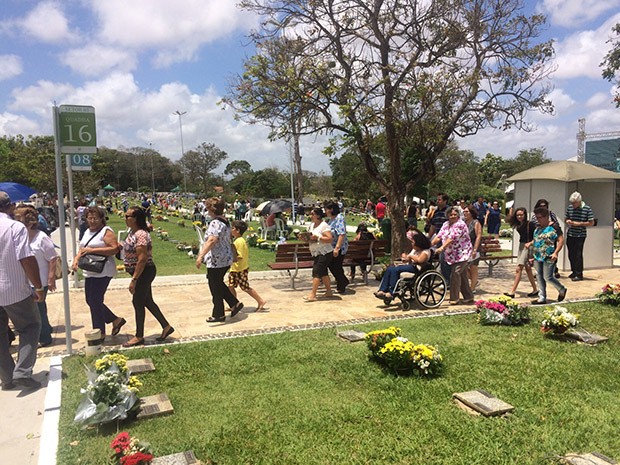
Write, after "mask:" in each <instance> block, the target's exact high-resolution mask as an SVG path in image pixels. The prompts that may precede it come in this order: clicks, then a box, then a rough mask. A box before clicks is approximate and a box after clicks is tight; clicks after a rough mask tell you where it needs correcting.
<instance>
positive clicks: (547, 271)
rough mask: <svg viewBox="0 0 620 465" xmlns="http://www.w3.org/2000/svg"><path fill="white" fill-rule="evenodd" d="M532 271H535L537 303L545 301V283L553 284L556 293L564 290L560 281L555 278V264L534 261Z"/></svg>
mask: <svg viewBox="0 0 620 465" xmlns="http://www.w3.org/2000/svg"><path fill="white" fill-rule="evenodd" d="M534 269H535V270H536V282H537V283H538V301H539V302H545V301H546V300H547V283H551V284H553V287H555V288H556V289H557V290H558V292H561V291H562V290H564V289H566V288H565V287H564V286H562V284H561V283H560V281H558V280H557V278H556V277H555V274H554V273H555V262H547V261H545V262H539V261H538V260H534Z"/></svg>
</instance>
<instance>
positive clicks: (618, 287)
mask: <svg viewBox="0 0 620 465" xmlns="http://www.w3.org/2000/svg"><path fill="white" fill-rule="evenodd" d="M596 297H598V301H599V302H600V303H602V304H607V305H620V284H605V286H603V288H602V289H601V292H599V293H598V294H596Z"/></svg>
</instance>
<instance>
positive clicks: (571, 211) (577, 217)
mask: <svg viewBox="0 0 620 465" xmlns="http://www.w3.org/2000/svg"><path fill="white" fill-rule="evenodd" d="M566 219H567V220H573V221H578V222H580V223H589V222H591V221H594V213H592V209H591V208H590V207H589V206H588V205H586V204H585V203H584V202H581V206H580V207H577V208H574V207H573V205H572V204H568V208H567V209H566ZM566 235H567V236H568V237H586V236H587V235H588V232H587V228H586V227H585V226H569V228H568V231H567V232H566Z"/></svg>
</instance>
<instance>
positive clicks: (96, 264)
mask: <svg viewBox="0 0 620 465" xmlns="http://www.w3.org/2000/svg"><path fill="white" fill-rule="evenodd" d="M102 229H103V228H101V229H100V230H99V231H97V232H96V233H95V234H93V236H92V237H91V238H90V239H88V242H87V243H86V244H84V247H86V246H88V244H89V243H90V241H92V240H93V239H94V238H95V237H97V236H98V235H99V233H100V232H101V230H102ZM107 259H108V257H106V256H105V255H97V254H95V253H87V254H86V255H82V256H81V257H80V258H79V259H78V268H79V269H81V270H84V271H91V272H93V273H101V272H102V271H103V268H104V267H105V262H106V261H107Z"/></svg>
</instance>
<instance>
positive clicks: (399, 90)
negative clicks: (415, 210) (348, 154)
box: [237, 0, 553, 253]
mask: <svg viewBox="0 0 620 465" xmlns="http://www.w3.org/2000/svg"><path fill="white" fill-rule="evenodd" d="M241 6H242V7H243V8H245V9H247V10H250V11H253V12H256V13H258V14H259V15H260V17H261V18H263V21H262V23H261V25H260V28H259V30H258V31H257V32H256V33H254V34H253V35H252V39H253V41H254V43H255V45H256V47H257V50H258V54H257V57H261V56H262V57H265V60H264V61H265V62H266V63H267V65H266V66H268V67H269V69H270V70H272V71H273V75H274V76H280V75H281V72H279V71H278V70H279V69H282V67H283V66H284V64H285V61H286V63H292V64H293V67H294V73H293V74H292V77H290V78H289V76H288V75H283V76H281V77H282V79H281V81H280V86H281V88H280V90H279V94H278V95H279V96H282V99H281V100H278V99H273V100H268V99H266V98H265V99H263V100H261V103H264V104H265V105H266V106H270V107H271V108H269V114H270V115H278V114H282V113H285V112H287V111H289V110H290V109H291V107H294V108H295V109H296V110H295V112H294V114H295V115H300V116H303V117H300V118H298V119H296V120H295V122H296V123H299V127H298V128H295V132H297V133H299V134H304V133H312V132H327V133H333V134H334V135H335V136H340V139H339V143H340V144H341V145H343V146H345V147H355V148H356V149H357V150H358V152H359V154H360V157H361V159H362V161H363V164H364V168H365V169H366V171H367V173H368V175H369V177H370V178H371V179H372V180H373V181H375V182H376V183H377V184H378V185H379V186H381V189H382V190H383V192H385V193H386V194H387V195H388V198H389V202H390V204H391V207H392V210H393V211H403V210H404V197H405V194H406V193H407V192H408V191H411V190H412V188H413V187H414V186H415V185H416V184H418V183H421V184H423V185H426V183H428V181H430V180H431V179H433V178H434V177H435V175H436V169H435V160H436V159H437V157H438V156H439V154H440V153H441V152H442V151H443V150H444V148H445V147H446V145H447V143H448V142H449V141H450V140H451V139H452V138H453V137H454V136H467V135H471V134H475V133H476V132H478V131H479V130H480V129H482V128H484V127H487V126H492V127H500V128H511V127H516V128H518V129H525V130H527V129H529V127H528V124H527V120H526V118H527V115H528V112H529V111H530V110H539V111H542V112H550V111H552V105H551V103H550V102H549V101H548V100H547V95H548V93H549V90H550V89H549V87H547V86H545V85H544V81H545V79H546V78H547V77H548V76H549V74H550V72H551V71H552V68H551V59H552V58H553V47H552V43H551V42H550V41H549V42H541V43H537V40H536V39H537V37H538V36H539V35H540V33H541V29H542V27H543V26H544V22H545V18H544V17H543V16H541V15H533V16H526V15H525V14H524V13H523V2H522V1H521V0H505V1H502V2H496V1H494V0H435V1H431V2H419V1H417V0H376V1H373V2H368V1H367V0H346V1H341V2H333V1H331V0H316V1H312V2H307V1H304V0H283V1H280V2H272V1H270V0H242V1H241ZM252 59H253V58H251V59H250V60H249V61H251V60H252ZM238 84H239V85H238V86H237V90H238V91H239V92H240V93H241V95H242V96H243V95H244V92H253V91H255V89H256V87H259V86H260V85H261V84H263V82H262V81H261V76H260V75H253V74H249V75H247V74H246V75H244V76H241V79H240V81H239V82H238ZM265 89H267V90H269V89H271V90H272V91H275V90H277V88H276V87H275V86H266V87H265ZM257 95H258V97H259V98H260V94H257ZM239 100H240V101H242V97H241V98H239ZM282 130H283V131H285V132H286V133H287V134H292V132H293V131H291V128H290V127H286V126H284V127H283V128H282ZM378 137H381V138H382V139H383V140H384V142H385V146H384V147H385V148H384V151H383V153H382V158H383V162H381V163H377V161H376V159H375V157H374V152H373V150H372V148H373V144H374V142H375V140H376V139H377V138H378ZM403 168H405V169H403ZM392 227H393V234H392V238H393V245H392V250H393V251H394V253H399V252H400V250H401V249H402V247H403V246H404V243H405V237H404V231H405V221H404V218H403V217H402V215H394V217H393V218H392Z"/></svg>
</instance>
